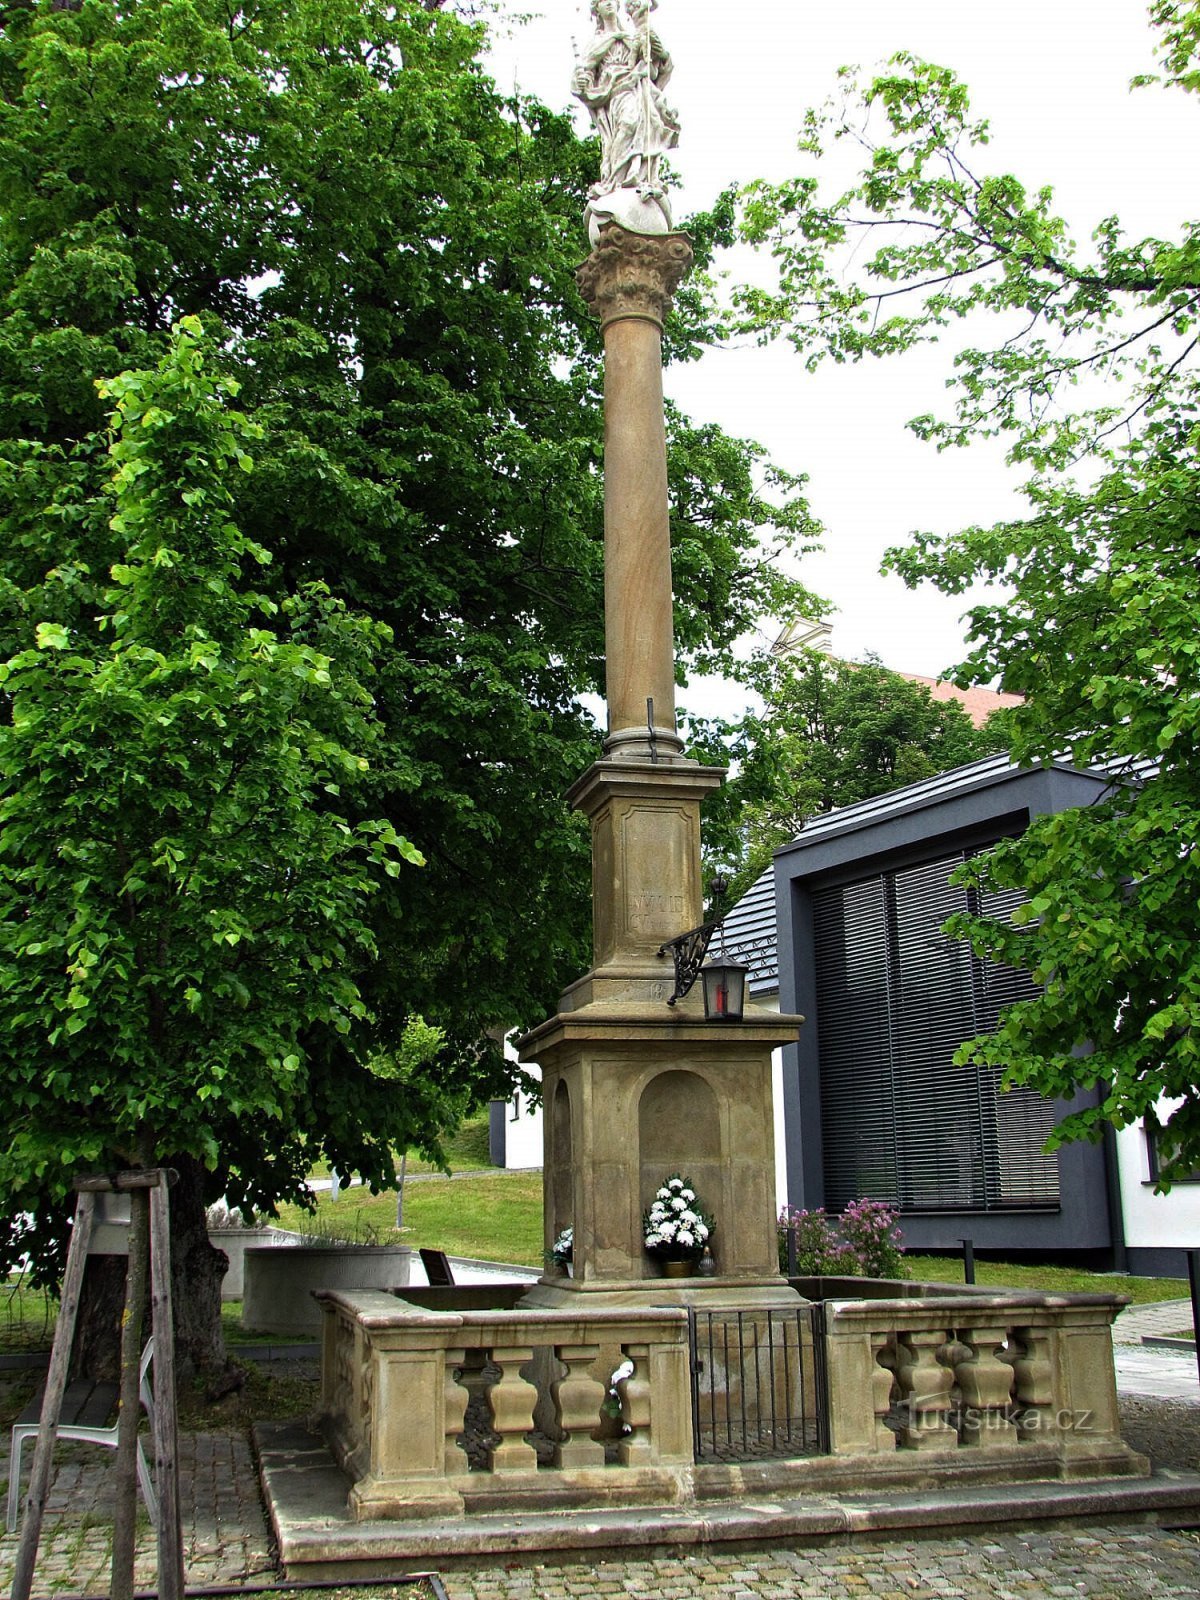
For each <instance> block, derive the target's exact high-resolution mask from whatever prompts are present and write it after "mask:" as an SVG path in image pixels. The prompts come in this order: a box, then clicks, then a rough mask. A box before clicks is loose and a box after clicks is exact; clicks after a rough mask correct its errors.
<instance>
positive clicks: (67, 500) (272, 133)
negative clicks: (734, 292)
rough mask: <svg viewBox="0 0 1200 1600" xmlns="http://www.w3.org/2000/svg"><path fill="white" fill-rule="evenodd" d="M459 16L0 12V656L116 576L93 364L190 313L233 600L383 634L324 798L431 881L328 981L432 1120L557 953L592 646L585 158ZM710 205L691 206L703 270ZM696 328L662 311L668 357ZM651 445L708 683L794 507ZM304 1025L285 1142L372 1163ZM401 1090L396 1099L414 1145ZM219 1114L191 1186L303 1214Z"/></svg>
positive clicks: (539, 999) (332, 6)
mask: <svg viewBox="0 0 1200 1600" xmlns="http://www.w3.org/2000/svg"><path fill="white" fill-rule="evenodd" d="M477 9H479V8H477V7H474V6H456V7H451V6H446V7H440V6H433V5H429V4H421V3H418V0H399V3H398V4H386V5H385V4H380V3H377V0H321V3H320V4H317V3H315V0H289V3H287V4H284V3H283V0H254V3H251V4H249V5H247V6H242V7H239V8H237V9H236V10H234V11H230V10H229V8H228V7H227V6H223V5H218V4H217V3H216V0H141V3H139V4H138V5H136V6H127V7H114V6H112V5H110V4H108V3H107V0H82V3H81V4H80V5H78V6H74V7H71V8H60V7H59V6H57V5H56V4H54V3H52V0H36V3H34V4H16V3H13V4H2V3H0V23H2V24H3V26H2V28H0V578H2V579H3V580H4V581H3V584H2V585H0V659H6V658H8V657H15V656H19V655H22V654H23V653H24V652H26V651H27V650H29V649H30V648H31V647H33V645H34V642H35V632H34V630H35V628H36V627H37V626H38V625H39V624H42V623H45V624H48V625H50V626H52V627H56V628H59V629H63V630H65V631H66V634H67V636H68V637H69V638H70V639H71V640H72V649H73V650H74V651H77V652H78V651H79V649H80V647H79V646H78V644H77V641H79V640H81V639H84V638H88V637H91V636H92V634H93V633H94V630H95V621H94V619H95V617H96V616H98V615H103V614H104V605H105V600H104V596H105V593H106V591H107V590H108V589H109V588H110V586H111V582H112V580H111V579H110V578H109V576H108V574H109V572H110V569H111V568H112V567H113V566H114V565H118V566H119V565H122V564H125V543H124V540H123V537H122V535H121V534H120V533H119V531H117V530H114V529H113V528H112V527H111V526H110V520H109V519H110V512H111V507H110V505H109V503H108V499H107V496H106V492H105V485H106V481H107V476H108V473H109V470H110V468H109V462H108V457H107V438H106V425H107V424H106V415H105V402H104V400H103V399H102V397H100V396H99V395H98V393H97V390H96V380H97V379H99V378H103V377H105V376H108V375H112V374H114V373H120V372H125V371H130V370H132V371H147V370H151V369H153V368H155V366H156V364H157V362H158V361H159V359H160V358H161V357H162V355H163V353H164V351H165V350H166V348H167V346H168V344H169V339H170V328H171V326H172V324H173V323H176V322H178V320H179V319H180V318H181V317H185V316H194V317H199V318H200V320H201V322H202V324H203V326H204V328H205V330H206V333H207V334H208V335H209V337H210V339H211V341H212V346H213V349H214V351H216V352H219V354H218V355H217V356H216V357H214V359H215V360H216V361H217V363H218V365H219V369H220V372H221V374H222V375H226V376H230V377H232V378H234V379H235V380H236V381H237V382H239V384H240V386H241V387H240V391H239V405H240V406H241V409H242V411H243V412H244V413H245V415H246V416H247V418H248V419H250V420H251V421H252V423H253V424H254V426H255V427H256V428H257V429H258V430H260V436H259V438H258V439H257V441H256V443H255V447H254V457H255V471H254V472H253V473H241V472H235V473H234V474H233V478H232V481H231V482H229V483H228V484H227V486H226V488H227V492H228V494H229V496H230V500H231V520H232V521H233V523H234V524H235V525H236V526H237V527H238V528H240V529H241V530H243V533H244V536H245V537H246V538H247V539H248V540H249V541H251V542H252V543H253V544H254V545H255V546H258V547H261V548H262V549H264V550H266V551H269V552H270V554H271V557H272V560H271V562H270V565H269V566H267V567H265V568H263V569H262V571H261V572H259V573H258V575H257V578H256V580H255V582H256V586H257V588H258V589H259V590H260V591H261V592H262V594H263V595H264V597H265V598H266V599H267V600H269V601H271V602H272V603H274V604H275V605H277V606H279V607H280V608H281V609H282V607H283V606H284V605H285V604H290V603H293V600H294V597H297V596H300V597H303V596H310V597H312V596H315V595H319V594H321V592H322V590H321V587H320V586H322V585H323V586H324V591H325V592H326V594H327V596H328V600H327V602H326V603H325V604H326V607H327V606H328V605H330V604H334V603H338V604H341V605H343V606H345V608H346V615H347V616H353V617H369V618H371V619H373V622H374V623H375V624H377V625H378V626H379V627H382V628H385V629H387V630H389V641H390V642H388V643H387V644H385V645H382V646H381V647H380V649H379V650H378V651H377V652H376V654H375V657H374V663H373V667H372V673H371V676H370V692H371V695H372V697H373V700H374V712H373V723H372V726H373V730H374V732H373V743H372V754H371V763H370V767H369V770H368V771H367V772H366V773H365V774H363V775H362V777H361V780H359V781H357V782H356V783H355V784H354V785H353V786H351V787H349V788H347V789H346V790H345V791H344V793H343V795H342V796H341V797H340V800H339V808H340V812H341V814H342V815H343V816H344V818H345V820H346V823H347V826H349V827H350V828H351V830H352V831H353V830H355V829H356V828H357V827H358V826H359V824H360V823H363V822H368V821H372V820H385V821H386V822H387V823H388V824H389V825H390V826H391V827H392V828H393V829H395V830H396V832H397V833H398V834H399V835H401V836H403V837H407V838H411V839H415V840H418V841H419V842H420V844H421V848H422V851H423V853H424V855H425V857H426V866H425V868H424V869H423V870H422V871H420V872H411V873H405V874H403V875H402V878H400V879H398V880H391V879H386V880H385V881H384V882H383V883H382V884H381V885H379V886H378V887H377V889H376V892H375V893H374V894H373V895H372V896H371V899H370V902H369V905H368V907H367V910H366V912H365V916H366V918H367V921H368V923H369V926H370V930H371V934H372V937H373V939H374V943H375V948H376V949H377V951H378V958H377V959H374V960H368V959H366V958H365V952H362V953H363V954H364V960H363V962H362V964H361V970H360V971H358V972H357V974H356V977H355V982H356V984H357V986H358V989H359V993H360V995H361V997H362V1001H363V1004H364V1006H365V1007H366V1010H367V1011H368V1013H369V1014H370V1015H371V1016H372V1017H373V1018H375V1029H376V1033H377V1036H378V1043H379V1048H380V1050H381V1051H382V1052H386V1051H387V1050H389V1049H394V1048H395V1047H396V1045H397V1041H399V1040H400V1039H401V1037H402V1034H403V1029H404V1026H405V1022H406V1019H407V1018H409V1017H410V1016H413V1015H420V1016H423V1017H425V1018H426V1019H427V1021H428V1023H429V1024H430V1026H432V1027H436V1028H439V1029H440V1030H441V1031H442V1034H443V1035H444V1037H445V1048H444V1049H443V1050H442V1051H441V1052H440V1054H439V1057H438V1062H437V1070H436V1073H431V1074H430V1075H429V1076H430V1079H431V1080H434V1079H435V1080H436V1084H437V1086H438V1092H439V1096H440V1097H441V1098H439V1099H438V1101H437V1104H438V1107H439V1108H440V1109H442V1110H444V1109H445V1108H446V1107H448V1106H461V1105H462V1104H464V1103H465V1100H466V1098H468V1097H470V1096H475V1097H485V1096H486V1095H487V1094H488V1093H489V1092H491V1091H493V1090H500V1091H503V1090H504V1089H506V1087H507V1083H508V1069H507V1068H506V1067H505V1065H504V1063H503V1060H502V1058H501V1054H500V1051H499V1049H498V1048H497V1047H496V1046H495V1045H494V1044H492V1043H490V1042H489V1039H490V1034H491V1033H492V1032H493V1031H494V1030H496V1029H498V1028H502V1027H508V1026H513V1025H518V1026H519V1025H523V1024H530V1023H533V1022H534V1021H536V1020H539V1019H540V1018H541V1017H542V1016H543V1015H545V1013H546V1012H547V1011H548V1010H549V1009H551V1008H552V1006H553V1005H554V1003H555V1001H556V998H557V995H558V992H559V991H560V989H561V987H562V985H563V983H564V982H565V981H566V980H567V979H568V978H570V977H573V976H575V975H576V974H577V973H578V971H579V970H581V969H582V967H583V966H584V965H586V950H587V903H588V902H587V882H588V876H587V838H586V832H585V831H583V830H581V829H580V828H579V827H578V826H577V824H576V821H574V820H572V819H570V818H568V817H567V816H566V815H565V814H564V807H563V803H562V800H561V795H562V792H563V790H564V789H565V788H566V787H567V786H568V784H569V783H570V782H571V781H572V780H573V779H574V777H576V776H577V775H578V773H579V772H580V771H581V770H582V769H583V767H584V766H586V764H587V763H588V762H589V761H590V760H591V759H593V758H594V756H595V754H596V753H597V751H598V732H597V730H596V728H595V727H594V725H593V723H592V721H591V719H590V718H589V717H588V715H587V714H586V713H585V711H584V710H583V708H582V705H581V702H580V698H579V697H580V696H581V694H583V693H585V692H590V691H594V690H595V689H597V688H598V686H599V684H600V680H601V675H602V652H603V636H602V625H601V618H602V603H601V553H602V522H603V515H602V486H601V476H600V470H599V468H600V461H601V454H602V436H603V429H602V415H601V404H600V387H601V386H600V373H601V368H600V341H599V336H598V333H597V330H596V328H595V327H594V325H593V323H592V321H591V319H590V317H589V316H588V314H587V312H586V310H585V308H584V307H583V305H582V303H581V302H580V300H579V298H578V295H577V293H576V290H575V285H574V269H575V267H576V265H577V263H578V260H579V257H580V252H581V249H582V247H583V246H582V239H581V227H582V224H581V220H580V219H581V217H582V214H583V206H584V201H585V196H586V191H587V187H588V185H589V183H590V182H591V181H592V179H593V177H594V175H595V170H596V161H597V156H596V150H595V146H594V142H581V141H580V140H578V139H577V138H576V137H575V135H574V133H573V132H572V129H571V124H570V121H569V120H568V118H566V117H565V116H562V115H557V114H555V113H553V112H551V111H549V110H547V109H546V108H545V107H542V106H540V105H537V104H535V103H531V102H526V101H522V102H520V103H515V102H508V101H504V100H502V99H501V98H500V97H499V96H498V95H497V94H496V92H495V89H494V87H493V85H492V84H491V83H490V81H489V80H488V79H487V77H486V76H485V75H484V73H483V72H482V70H481V68H480V65H479V60H478V56H479V51H480V48H481V44H482V41H483V33H482V28H481V26H480V25H478V24H476V23H473V22H465V21H464V20H463V15H466V16H469V15H471V14H472V13H474V11H475V10H477ZM455 13H462V15H456V14H455ZM729 223H730V216H729V213H728V210H727V209H726V210H722V211H718V212H716V213H714V214H713V215H710V216H703V217H699V218H697V219H694V221H693V224H692V231H693V234H694V237H695V239H696V242H697V246H698V251H699V254H700V255H701V257H702V258H703V257H705V256H706V255H707V254H709V253H710V252H711V250H712V248H713V246H714V244H715V242H716V241H717V240H718V239H719V238H720V237H722V236H726V235H727V233H728V228H729ZM707 318H708V313H707V311H706V308H705V306H704V304H703V302H702V297H701V295H700V293H699V291H698V290H697V291H689V292H686V293H684V294H683V295H681V296H680V302H679V313H678V315H677V316H676V317H675V318H674V319H673V321H672V324H671V327H670V328H669V330H668V337H667V349H668V353H669V355H670V356H671V357H672V358H673V359H676V358H678V359H685V358H688V357H689V356H691V355H692V354H694V353H695V351H696V349H697V348H698V346H699V343H700V342H702V341H703V339H704V338H705V337H707V335H708V321H707ZM669 433H670V453H671V473H672V482H673V485H674V486H675V488H676V490H677V493H678V496H679V510H678V513H677V515H676V517H675V519H674V527H673V537H674V543H675V554H676V561H677V569H678V574H679V581H678V595H677V601H678V609H677V630H678V636H679V638H680V640H681V643H682V646H683V650H684V655H685V662H686V663H692V662H696V663H703V664H705V665H710V664H718V665H719V664H720V663H721V662H723V661H725V660H727V659H728V658H729V655H730V649H731V645H732V642H733V640H734V639H735V638H736V637H737V635H738V634H740V633H742V632H743V631H744V630H745V629H746V627H747V626H748V625H749V624H750V623H751V622H752V620H753V619H754V618H755V617H756V616H757V615H758V614H759V613H760V612H764V611H779V610H783V609H787V608H789V607H790V606H794V605H796V604H803V599H802V598H801V597H799V596H798V594H797V586H796V585H794V584H792V583H790V582H789V581H788V580H787V579H785V578H783V577H781V576H780V575H779V568H778V567H777V566H774V565H773V564H772V563H771V562H769V561H764V560H763V559H762V557H761V553H760V550H761V542H762V541H763V540H764V539H765V540H766V542H767V543H768V544H769V545H770V544H774V545H776V546H778V547H780V548H786V547H788V546H791V545H795V544H796V543H797V542H798V541H800V540H802V539H803V538H804V537H805V536H806V534H807V531H808V521H807V514H806V511H805V507H804V504H803V501H802V499H801V497H800V493H799V489H800V485H799V483H798V481H797V480H795V479H793V478H789V477H788V476H787V475H785V474H781V473H778V472H775V471H773V470H772V469H771V468H770V466H769V464H768V463H764V462H763V461H762V460H761V456H760V453H759V452H757V451H756V450H755V448H754V447H752V446H749V445H746V444H743V443H740V442H738V441H733V440H730V439H728V438H726V437H725V436H724V435H722V434H721V433H720V432H719V430H716V429H712V428H706V427H702V426H697V425H694V424H692V423H691V422H689V421H688V419H686V418H683V417H682V416H679V415H678V414H676V413H672V415H671V418H670V422H669ZM48 574H56V575H57V576H56V577H54V578H53V579H51V578H48V576H47V575H48ZM295 603H299V602H295ZM305 603H306V604H308V605H309V606H310V608H311V607H312V606H313V605H315V604H316V602H315V600H310V601H307V602H305ZM321 614H322V615H325V612H324V611H322V612H321ZM330 625H331V624H330ZM355 659H357V658H355ZM304 1043H305V1057H304V1059H305V1064H306V1072H305V1076H304V1082H303V1087H302V1089H299V1090H297V1093H296V1097H295V1099H294V1101H293V1111H294V1114H295V1117H296V1119H297V1125H298V1127H300V1128H302V1129H303V1130H305V1131H306V1132H307V1134H308V1136H309V1145H308V1149H309V1151H310V1153H311V1155H312V1156H313V1158H314V1159H316V1158H319V1157H321V1156H324V1157H325V1158H326V1159H328V1160H329V1161H330V1162H331V1163H332V1164H333V1165H335V1166H336V1167H337V1168H338V1170H339V1171H344V1172H345V1171H358V1172H361V1173H362V1174H363V1175H364V1177H366V1178H367V1179H368V1180H369V1181H372V1182H376V1183H382V1182H387V1181H390V1179H391V1174H392V1155H391V1152H390V1151H389V1150H388V1149H387V1147H386V1140H385V1139H383V1138H382V1137H376V1135H375V1132H374V1131H373V1126H372V1121H371V1119H372V1118H373V1117H374V1115H375V1106H376V1103H377V1096H375V1095H374V1094H373V1093H372V1092H371V1091H370V1090H369V1086H368V1085H367V1083H366V1080H365V1079H364V1078H363V1077H362V1076H361V1074H358V1073H357V1059H358V1058H357V1056H356V1054H355V1047H354V1046H353V1045H352V1042H351V1041H350V1040H349V1039H348V1037H347V1036H346V1035H343V1034H341V1033H340V1032H339V1031H338V1030H337V1029H334V1028H316V1027H315V1026H314V1027H313V1028H311V1029H310V1030H309V1034H308V1035H306V1038H305V1041H304ZM414 1084H415V1075H413V1074H409V1075H408V1077H407V1078H405V1079H404V1080H403V1081H400V1080H397V1081H396V1082H395V1083H394V1084H393V1085H392V1087H391V1089H390V1091H389V1092H390V1093H391V1094H392V1095H393V1097H394V1098H395V1099H396V1100H397V1102H401V1101H403V1102H407V1103H408V1107H409V1109H408V1111H407V1113H406V1117H407V1126H408V1131H409V1136H410V1137H411V1138H412V1139H413V1140H414V1141H421V1142H424V1144H425V1145H426V1146H427V1147H428V1148H430V1149H431V1150H433V1151H434V1153H436V1149H437V1123H436V1120H435V1118H434V1117H433V1116H432V1115H431V1113H430V1105H431V1103H432V1101H431V1099H430V1098H428V1097H432V1096H433V1089H432V1087H431V1088H429V1089H428V1090H426V1091H420V1092H418V1090H417V1089H416V1088H415V1087H414ZM348 1086H349V1087H348ZM355 1086H357V1087H355ZM360 1089H361V1094H360V1092H359V1090H360ZM392 1126H393V1127H394V1126H395V1123H393V1124H392ZM238 1132H239V1128H238V1127H233V1126H231V1127H230V1128H229V1129H228V1130H227V1135H228V1139H229V1140H230V1141H231V1142H229V1143H227V1144H226V1145H225V1146H224V1147H223V1149H222V1155H221V1159H220V1161H219V1162H218V1164H217V1166H216V1167H214V1168H212V1169H211V1170H207V1173H206V1175H204V1176H203V1177H202V1179H201V1180H200V1181H201V1186H202V1187H203V1189H204V1191H205V1193H206V1194H207V1195H208V1196H209V1197H210V1198H215V1197H216V1196H217V1195H218V1194H219V1193H220V1192H221V1189H220V1186H221V1185H225V1186H226V1187H231V1188H232V1191H233V1197H234V1198H240V1199H244V1200H245V1201H246V1202H247V1203H249V1204H252V1205H255V1206H257V1207H260V1208H263V1209H269V1208H270V1206H271V1205H272V1204H274V1202H275V1201H276V1200H278V1199H280V1198H297V1197H299V1195H300V1193H301V1190H300V1187H299V1186H300V1182H301V1177H302V1173H301V1171H300V1169H299V1167H298V1166H297V1164H296V1162H295V1161H294V1160H293V1159H292V1158H291V1154H290V1153H289V1152H290V1149H291V1147H278V1148H277V1147H275V1146H274V1145H273V1144H271V1143H270V1142H266V1143H264V1142H263V1141H262V1140H257V1139H255V1138H254V1137H253V1136H252V1134H251V1133H250V1131H249V1124H247V1135H246V1138H245V1139H244V1140H241V1141H239V1140H238V1137H237V1136H238ZM20 1248H21V1241H18V1240H10V1242H9V1253H10V1255H11V1254H12V1253H13V1252H15V1251H17V1250H19V1249H20Z"/></svg>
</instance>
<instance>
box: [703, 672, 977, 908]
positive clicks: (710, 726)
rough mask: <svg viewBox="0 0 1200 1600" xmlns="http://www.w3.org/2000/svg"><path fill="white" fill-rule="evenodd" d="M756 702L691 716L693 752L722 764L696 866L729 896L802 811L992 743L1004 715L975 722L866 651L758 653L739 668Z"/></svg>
mask: <svg viewBox="0 0 1200 1600" xmlns="http://www.w3.org/2000/svg"><path fill="white" fill-rule="evenodd" d="M750 672H751V676H752V681H753V683H754V687H755V688H756V690H757V691H758V695H759V698H760V701H761V709H759V710H754V711H750V712H747V714H746V715H745V716H744V717H742V718H741V719H740V720H738V721H736V722H725V721H711V722H708V723H697V724H696V725H695V727H694V730H693V736H694V742H695V745H696V753H697V754H700V755H702V756H703V757H704V758H705V759H708V760H711V761H714V762H721V761H725V760H731V761H732V762H733V771H732V776H731V777H730V779H729V780H728V782H727V783H726V784H725V787H724V788H723V789H722V790H721V791H720V792H719V793H718V794H716V795H714V796H713V797H712V798H711V799H710V800H709V801H708V802H707V804H706V806H705V866H706V870H707V871H709V872H710V873H717V872H720V873H722V874H723V875H725V876H726V877H727V878H728V879H729V880H730V897H731V898H733V897H736V896H737V895H739V894H740V893H742V892H743V891H744V890H745V889H747V888H748V887H749V886H750V884H751V883H753V881H754V880H755V879H756V878H757V877H758V876H759V875H760V873H762V871H763V870H764V869H765V868H766V867H767V866H768V865H769V863H770V860H771V853H772V851H774V850H776V849H778V847H779V846H780V845H782V844H786V843H788V841H789V840H791V839H794V838H795V837H796V835H797V834H798V833H799V832H800V830H801V829H802V828H803V827H804V824H805V822H806V821H807V820H808V818H810V817H813V816H816V815H817V814H818V813H820V812H824V811H832V810H833V809H834V807H835V806H845V805H851V804H853V802H854V801H856V800H866V799H869V798H870V796H872V795H876V794H886V793H887V792H888V790H890V789H898V788H900V787H902V786H903V785H904V784H906V783H916V782H917V781H918V780H919V779H921V778H928V777H932V776H933V775H934V773H937V772H944V771H946V770H947V769H948V768H950V767H956V766H961V765H962V764H963V763H964V762H966V761H974V760H976V759H977V758H978V757H980V756H983V755H989V754H991V753H992V752H994V751H996V750H999V749H1002V748H1003V746H1004V735H1003V733H1002V732H1001V723H1002V720H1003V717H1004V713H999V714H997V716H996V717H994V718H991V719H989V722H988V726H987V727H985V728H976V727H975V726H974V725H973V723H972V722H971V719H970V717H968V716H967V714H966V712H965V711H964V710H963V708H962V706H961V705H959V704H958V703H957V702H955V701H948V702H947V701H937V700H935V699H934V698H933V696H932V694H931V693H930V691H929V688H928V686H927V685H926V684H923V683H914V682H913V681H912V680H911V679H909V678H905V677H903V676H902V675H901V674H900V673H898V672H892V671H889V669H888V668H887V667H885V666H884V665H883V664H882V663H881V662H880V661H879V660H878V659H877V658H876V657H873V656H872V657H868V658H867V660H866V661H864V662H861V663H859V662H851V661H838V660H835V659H833V658H832V657H830V656H827V655H823V654H821V653H820V652H819V651H815V650H803V651H798V652H794V653H791V654H788V655H784V656H765V657H760V658H758V660H756V661H755V662H754V663H753V664H752V666H751V668H750Z"/></svg>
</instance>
